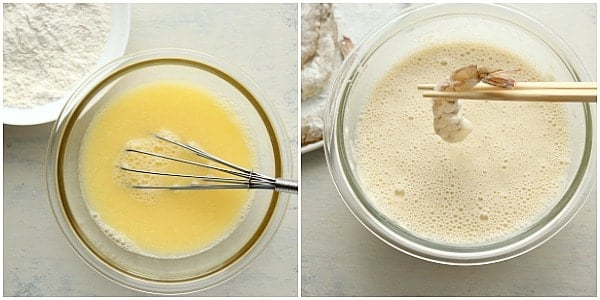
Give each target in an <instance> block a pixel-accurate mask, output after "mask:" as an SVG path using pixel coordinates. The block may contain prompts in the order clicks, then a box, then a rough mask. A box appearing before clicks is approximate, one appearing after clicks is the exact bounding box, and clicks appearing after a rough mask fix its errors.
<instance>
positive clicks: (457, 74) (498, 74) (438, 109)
mask: <svg viewBox="0 0 600 300" xmlns="http://www.w3.org/2000/svg"><path fill="white" fill-rule="evenodd" d="M514 71H518V70H509V71H504V70H502V69H492V68H486V67H479V66H477V65H470V66H466V67H463V68H460V69H458V70H456V71H454V72H452V74H450V76H449V77H447V78H445V79H444V80H443V81H442V82H440V83H438V84H437V86H436V87H435V88H434V90H435V91H465V90H469V89H471V88H473V87H474V86H475V85H476V84H478V83H479V82H483V83H487V84H490V85H493V86H497V87H501V88H513V87H514V86H515V80H514V79H513V78H511V77H509V76H508V74H507V73H510V72H514ZM460 108H461V103H460V101H459V100H458V99H451V98H438V99H433V106H432V110H433V116H434V119H433V128H434V130H435V133H436V134H437V135H439V136H440V137H441V138H442V139H444V141H446V142H448V143H458V142H460V141H462V140H464V139H465V138H466V137H467V136H468V135H469V134H470V133H471V131H473V125H472V124H471V122H470V121H469V120H467V118H465V117H464V116H463V115H462V114H461V113H460Z"/></svg>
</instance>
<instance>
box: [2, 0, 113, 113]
mask: <svg viewBox="0 0 600 300" xmlns="http://www.w3.org/2000/svg"><path fill="white" fill-rule="evenodd" d="M3 8H4V10H3V15H4V32H3V33H4V107H10V108H32V107H35V106H39V105H43V104H47V103H50V102H53V101H56V100H59V99H61V98H62V97H64V96H65V93H66V92H68V91H69V90H71V89H72V88H73V86H74V85H75V84H77V83H78V82H79V81H80V80H81V79H82V78H83V77H84V76H85V75H86V74H87V73H88V72H89V71H90V70H91V69H92V67H94V65H95V64H96V62H97V60H98V58H99V57H100V55H101V54H102V51H103V48H104V44H105V43H106V38H107V35H108V32H109V28H110V7H109V5H107V4H4V7H3Z"/></svg>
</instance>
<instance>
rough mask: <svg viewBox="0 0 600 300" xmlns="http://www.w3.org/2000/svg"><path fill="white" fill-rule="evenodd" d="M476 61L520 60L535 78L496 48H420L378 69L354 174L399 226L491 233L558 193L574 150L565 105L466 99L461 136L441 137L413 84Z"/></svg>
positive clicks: (450, 234) (462, 237)
mask: <svg viewBox="0 0 600 300" xmlns="http://www.w3.org/2000/svg"><path fill="white" fill-rule="evenodd" d="M448 50H450V51H448ZM467 52H469V55H464V54H466V53H467ZM454 53H462V54H463V56H460V55H455V54H454ZM440 57H442V59H441V60H443V61H446V62H447V63H446V64H442V63H441V60H440ZM416 58H418V59H416ZM473 63H477V64H481V65H485V66H491V67H499V68H505V69H514V68H520V69H521V71H520V72H519V73H518V74H517V75H516V77H517V79H518V80H522V79H521V78H526V79H527V80H533V79H537V78H540V75H539V74H537V73H536V71H535V70H533V69H532V67H530V66H528V64H527V63H526V62H524V61H521V60H520V59H518V58H516V57H515V56H513V55H510V54H507V53H505V52H502V51H500V50H498V49H495V48H490V47H486V46H482V45H472V44H455V45H451V46H444V47H439V48H432V49H427V50H424V51H423V52H421V53H417V54H415V56H414V57H409V58H407V59H406V60H405V61H402V62H400V63H399V64H397V65H394V66H393V67H392V68H391V69H390V71H389V73H387V74H386V75H385V77H382V78H381V79H380V81H379V82H378V84H377V85H376V86H375V88H374V92H373V93H372V95H371V97H370V99H368V101H367V103H366V104H365V106H364V109H363V111H362V112H361V116H360V119H359V121H358V124H357V126H356V128H355V131H356V134H355V137H356V138H355V140H354V141H353V149H354V151H353V156H354V158H355V160H356V161H357V165H358V168H357V169H358V170H359V179H360V181H361V182H362V183H364V188H365V189H367V190H368V194H371V195H372V197H371V200H372V201H373V205H374V206H375V207H376V208H377V209H378V210H380V211H381V212H383V213H384V214H385V215H386V216H388V217H389V218H390V219H391V220H393V221H395V222H396V223H398V225H399V226H401V227H404V228H406V229H408V230H410V231H413V232H414V233H415V234H417V235H419V236H422V237H424V238H427V239H431V240H434V241H438V242H442V243H448V244H461V245H464V244H481V243H489V242H493V241H496V240H499V239H503V238H506V237H508V236H510V235H512V234H515V233H516V232H519V231H520V230H523V229H525V228H526V227H528V226H530V225H531V224H532V223H533V222H535V221H536V220H537V219H538V218H539V217H540V216H541V215H543V214H544V213H545V212H546V211H547V210H548V209H550V208H551V207H552V205H554V203H555V201H556V200H557V199H558V197H560V195H559V192H558V191H557V188H559V187H560V186H561V185H562V183H563V181H564V175H565V169H566V165H567V164H568V161H569V159H568V157H569V153H570V151H571V150H570V147H571V146H570V144H569V133H568V130H567V129H568V119H567V113H566V109H565V107H564V106H561V105H554V104H551V105H540V104H539V103H519V104H513V103H511V104H507V103H499V102H492V101H490V102H485V103H476V104H475V103H472V102H468V101H464V102H463V109H464V111H465V115H466V116H467V118H469V119H470V120H471V121H472V123H473V126H474V130H473V132H472V133H471V135H470V136H469V137H468V138H467V139H466V140H464V141H463V142H461V143H458V144H447V143H445V142H443V141H441V139H440V138H439V137H437V136H436V135H435V133H434V132H433V126H432V123H431V110H430V106H431V102H430V101H428V100H426V99H423V98H422V97H421V96H420V94H419V91H418V90H417V89H416V88H415V87H416V85H417V84H420V83H431V82H437V81H439V79H440V78H444V77H445V76H447V75H448V74H449V73H450V72H451V71H452V70H454V69H456V68H458V67H462V66H465V65H469V64H473ZM525 128H526V130H524V129H525Z"/></svg>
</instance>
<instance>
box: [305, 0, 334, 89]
mask: <svg viewBox="0 0 600 300" xmlns="http://www.w3.org/2000/svg"><path fill="white" fill-rule="evenodd" d="M337 36H338V35H337V24H336V23H335V18H334V16H333V5H332V4H321V3H304V4H302V40H301V62H302V72H301V89H302V92H301V94H302V99H307V98H309V97H312V96H314V95H316V94H317V93H319V92H320V91H321V90H322V89H323V87H324V86H325V85H326V84H327V80H329V77H331V73H332V72H333V68H334V63H335V55H336V48H337Z"/></svg>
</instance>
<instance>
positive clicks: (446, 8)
mask: <svg viewBox="0 0 600 300" xmlns="http://www.w3.org/2000/svg"><path fill="white" fill-rule="evenodd" d="M432 12H438V13H437V14H431V13H432ZM442 12H443V13H442ZM446 15H465V16H467V15H485V16H486V17H490V18H494V19H497V20H500V21H503V22H507V23H510V24H512V25H515V26H518V27H520V28H521V29H522V30H524V31H526V32H528V33H529V34H531V35H532V36H534V37H536V38H538V39H540V40H541V41H542V42H543V43H545V44H546V45H547V46H548V47H549V48H550V49H553V51H554V52H555V54H556V55H557V56H558V57H560V59H561V60H562V62H563V64H564V65H565V67H566V68H567V69H568V70H569V73H570V75H571V76H572V77H573V79H574V80H575V81H580V77H583V78H589V77H590V76H589V75H588V73H587V71H586V70H585V68H584V66H583V64H582V63H581V62H580V60H579V58H578V57H577V55H575V54H574V52H573V51H572V50H571V49H570V48H569V47H568V46H567V45H566V43H565V42H564V41H563V40H562V39H561V38H560V37H558V36H557V35H556V34H555V33H554V32H552V31H551V30H550V29H548V28H547V27H546V26H544V25H543V24H541V23H540V22H539V21H537V20H535V19H533V18H532V17H530V16H529V15H527V14H525V13H523V12H521V11H518V10H516V9H514V8H510V7H506V6H499V5H491V4H465V5H456V4H432V5H422V6H416V7H411V8H409V9H407V10H405V11H404V12H403V13H402V14H401V15H399V16H398V17H396V18H395V19H394V20H392V21H391V22H389V23H387V24H385V25H383V26H382V27H380V28H378V29H377V30H375V31H373V32H372V33H371V34H369V35H367V38H366V39H364V40H363V41H361V42H360V43H359V44H357V46H356V47H355V48H354V50H353V51H352V52H351V53H350V55H349V56H348V57H347V58H346V59H345V60H344V62H343V64H342V66H341V68H340V71H339V72H338V74H337V76H336V79H335V81H334V83H333V89H332V91H333V92H332V94H331V96H330V105H329V107H328V113H327V116H328V118H327V120H326V122H325V126H324V137H325V138H324V142H325V157H326V159H327V164H328V167H329V170H330V173H331V175H332V177H333V180H334V183H335V185H336V188H337V190H338V192H339V194H340V195H341V196H342V199H343V201H344V202H345V204H346V206H347V207H348V208H349V209H350V211H351V212H352V214H354V216H355V217H356V218H357V219H358V220H359V221H360V222H361V223H362V224H363V226H365V227H366V228H367V229H368V230H369V231H371V232H372V233H373V234H374V235H375V236H377V237H378V238H379V239H381V240H382V241H384V242H385V243H387V244H388V245H390V246H392V247H394V248H396V249H398V250H400V251H402V252H404V253H406V254H409V255H412V256H414V257H417V258H420V259H423V260H427V261H432V262H437V263H442V264H451V265H480V264H487V263H493V262H499V261H503V260H507V259H510V258H512V257H515V256H518V255H521V254H523V253H525V252H528V251H530V250H532V249H534V248H535V247H537V246H539V245H541V244H542V243H544V242H545V241H546V240H548V239H549V238H551V237H552V236H553V235H554V234H556V233H558V232H559V231H560V230H561V229H562V228H563V227H564V226H565V225H566V224H567V223H568V222H569V221H570V220H571V219H572V218H573V217H574V216H575V214H576V213H577V211H578V210H579V209H580V208H581V206H582V205H583V203H585V201H586V199H587V198H588V197H589V196H590V194H591V190H593V187H594V186H595V184H596V177H595V176H596V145H595V132H594V124H595V123H596V120H595V118H596V116H595V111H593V110H592V109H590V106H589V105H588V104H587V103H584V104H583V114H584V115H585V126H586V136H585V146H584V153H583V157H582V160H581V162H580V165H579V168H578V170H577V174H576V175H575V178H574V179H573V182H572V183H571V185H570V186H569V188H568V190H567V191H566V192H565V194H564V195H563V197H562V198H561V200H560V201H559V202H558V203H557V205H556V206H555V207H554V208H552V210H551V211H549V212H548V214H547V215H546V216H544V217H542V219H540V220H539V221H538V222H537V223H535V224H534V225H533V226H531V227H530V228H529V229H528V230H526V231H525V232H522V233H520V234H518V235H516V236H514V237H511V238H509V239H506V240H501V241H498V242H495V243H492V244H486V245H482V246H472V247H457V246H449V245H443V244H438V243H434V242H431V241H428V240H425V239H421V238H419V237H416V236H413V235H411V234H410V233H408V232H407V231H405V230H404V229H402V228H400V227H399V226H397V225H395V224H394V223H393V222H391V221H389V220H387V218H386V217H385V216H382V215H381V213H378V212H377V210H376V209H374V208H373V207H372V206H371V205H370V204H369V203H368V202H369V201H368V197H367V196H366V195H365V193H364V192H363V191H362V189H361V187H360V180H358V178H356V177H355V176H354V174H353V171H352V166H351V165H350V162H349V161H350V160H349V158H348V154H347V153H348V149H347V147H346V142H347V141H345V140H344V132H343V131H344V118H345V117H344V115H345V111H346V105H347V104H348V103H347V96H348V95H349V92H350V90H351V89H352V88H353V84H354V79H355V78H356V77H357V74H358V73H359V72H360V69H361V66H362V65H365V64H367V63H368V61H369V59H370V57H371V55H373V54H374V53H375V51H376V50H377V49H378V47H379V46H380V45H381V44H382V43H384V42H385V41H387V40H388V39H389V38H391V37H392V36H394V35H395V34H396V33H397V32H399V31H400V30H402V29H406V28H407V27H410V26H413V25H415V24H417V23H420V22H423V21H426V20H429V19H432V18H439V17H443V16H446ZM349 143H350V142H349Z"/></svg>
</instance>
